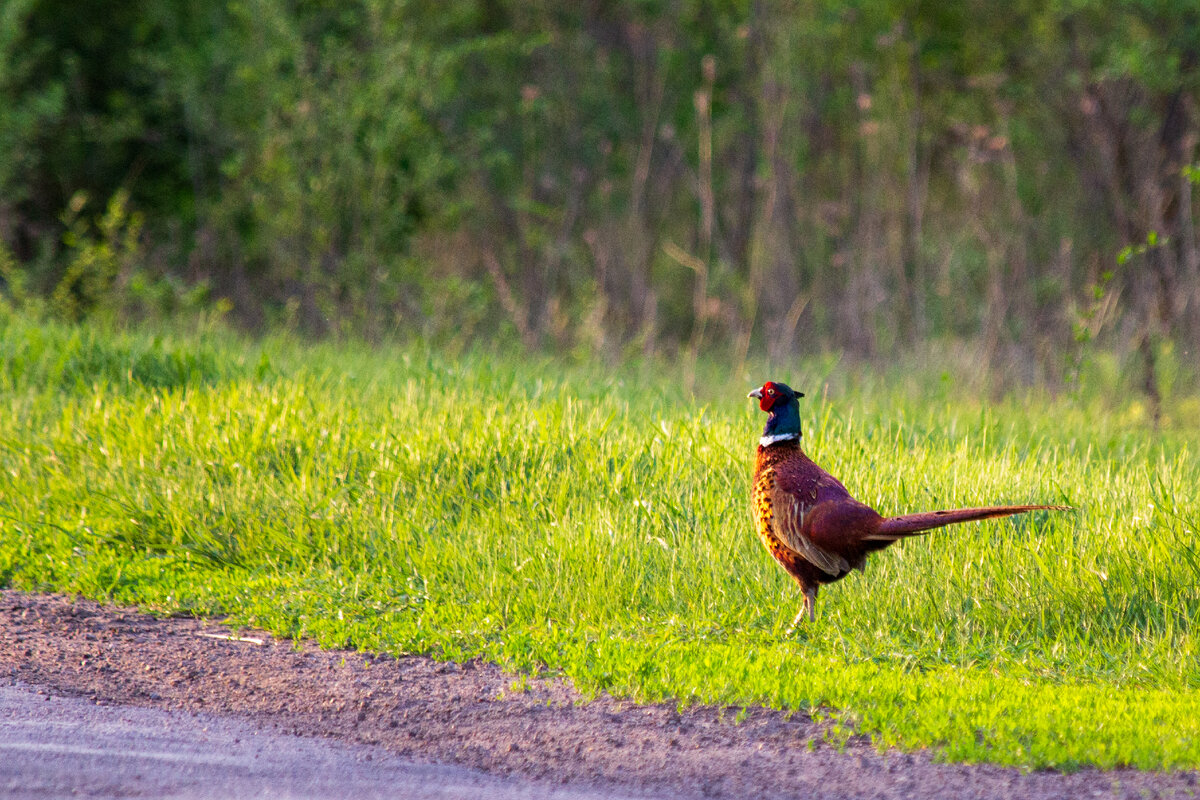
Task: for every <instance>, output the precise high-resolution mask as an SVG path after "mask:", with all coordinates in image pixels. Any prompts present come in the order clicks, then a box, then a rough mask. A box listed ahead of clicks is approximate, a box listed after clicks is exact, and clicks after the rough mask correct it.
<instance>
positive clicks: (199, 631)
mask: <svg viewBox="0 0 1200 800" xmlns="http://www.w3.org/2000/svg"><path fill="white" fill-rule="evenodd" d="M204 634H209V635H204ZM229 634H230V631H229V629H228V628H225V627H223V626H221V625H219V624H218V623H216V622H212V621H205V620H199V619H191V618H174V619H156V618H154V617H151V616H148V615H145V614H140V613H138V612H136V611H134V610H130V609H123V608H113V607H107V606H101V605H98V604H96V603H93V602H90V601H86V600H81V599H74V598H69V597H63V596H58V595H39V594H27V593H23V592H17V591H3V592H0V683H6V684H9V683H16V682H21V683H25V684H31V685H34V686H38V687H41V688H42V689H43V690H44V691H46V692H47V693H59V694H64V695H71V696H78V697H84V698H87V699H90V700H92V701H93V702H96V703H98V704H123V705H132V706H143V707H151V708H161V709H174V710H178V711H181V712H201V711H202V712H206V713H209V714H220V715H228V716H230V717H236V718H241V719H248V720H251V721H253V722H254V723H256V724H258V725H261V726H263V727H265V728H274V729H276V730H279V731H283V732H287V733H294V734H296V735H299V736H317V737H330V738H335V739H339V740H343V741H348V742H360V743H368V744H376V745H381V746H383V747H384V748H386V749H388V750H390V751H392V752H394V753H396V754H399V755H402V756H406V757H409V758H412V759H415V760H417V761H424V762H431V763H443V764H456V765H460V766H464V767H471V768H475V769H482V770H485V771H489V772H493V773H497V774H503V775H510V774H515V775H521V776H524V777H528V778H531V779H533V780H536V781H540V782H545V783H547V784H555V785H562V784H569V785H572V786H575V787H578V788H580V789H583V788H587V789H591V790H601V791H603V790H606V789H611V790H612V791H613V792H614V793H619V794H626V795H628V794H647V795H653V796H676V797H713V798H745V797H748V796H753V797H755V798H756V800H761V799H764V798H774V797H804V798H908V797H920V798H984V797H988V798H991V797H1012V798H1034V799H1037V798H1081V797H1121V798H1147V797H1195V796H1196V794H1197V792H1200V776H1198V775H1197V773H1195V772H1178V773H1154V772H1138V771H1134V770H1118V771H1114V772H1100V771H1097V770H1084V771H1081V772H1077V773H1074V774H1069V775H1064V774H1059V773H1054V772H1035V773H1032V774H1023V773H1021V772H1020V771H1018V770H1014V769H1005V768H1001V767H994V766H972V765H963V764H939V763H935V761H934V759H933V757H932V756H931V754H929V753H925V752H917V753H902V752H894V751H892V752H887V753H882V754H881V753H879V752H877V751H876V750H875V749H874V748H873V747H872V746H871V745H870V743H869V742H867V741H865V740H862V739H852V740H851V741H850V742H849V743H847V744H846V745H845V746H844V747H841V748H839V747H834V746H831V745H829V744H827V743H826V742H825V739H824V730H823V728H822V727H821V725H820V724H818V723H816V722H813V721H812V720H811V719H809V718H808V717H806V716H804V715H802V714H795V715H791V716H788V715H785V714H783V713H780V712H777V711H772V710H769V709H761V708H750V709H747V710H745V714H744V719H742V720H741V721H738V722H735V721H734V716H735V714H736V711H737V710H736V709H723V710H722V709H716V708H704V707H701V708H692V709H688V710H685V711H682V712H680V711H678V710H677V709H676V708H675V707H673V706H671V705H634V704H631V703H629V702H622V701H619V700H614V699H612V698H609V697H601V698H599V699H596V700H592V701H590V702H588V701H584V699H583V698H581V697H580V695H579V694H578V693H577V692H575V691H574V690H573V689H572V688H571V687H570V686H569V685H567V684H565V683H564V682H562V681H546V680H537V679H531V680H528V681H527V682H524V685H525V688H524V690H523V691H522V690H520V689H518V688H516V687H517V685H518V684H519V683H520V682H521V681H519V679H518V678H517V677H516V676H513V675H511V674H507V673H505V672H503V671H502V670H500V669H499V668H497V667H495V666H492V665H489V664H483V663H476V662H470V663H466V664H452V663H441V662H437V661H433V660H431V659H428V658H420V657H405V658H399V659H397V658H391V657H386V656H376V655H371V654H364V653H355V652H345V651H328V650H320V649H318V648H317V647H316V646H315V645H313V644H311V643H306V644H303V645H302V646H297V645H296V644H295V643H293V642H291V641H280V640H275V639H273V638H271V637H270V636H269V635H267V634H265V633H261V632H250V631H241V632H238V633H237V635H238V636H242V637H256V638H259V639H261V640H262V642H263V643H262V644H261V645H260V644H255V643H252V642H244V641H234V640H230V639H222V638H212V637H211V635H217V636H228V635H229Z"/></svg>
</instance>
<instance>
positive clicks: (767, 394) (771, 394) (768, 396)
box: [758, 381, 779, 411]
mask: <svg viewBox="0 0 1200 800" xmlns="http://www.w3.org/2000/svg"><path fill="white" fill-rule="evenodd" d="M778 399H779V390H778V389H776V388H775V384H774V383H772V382H771V381H767V382H766V383H764V384H763V387H762V397H760V398H758V407H759V408H761V409H762V410H763V411H770V410H771V406H773V405H775V401H776V400H778Z"/></svg>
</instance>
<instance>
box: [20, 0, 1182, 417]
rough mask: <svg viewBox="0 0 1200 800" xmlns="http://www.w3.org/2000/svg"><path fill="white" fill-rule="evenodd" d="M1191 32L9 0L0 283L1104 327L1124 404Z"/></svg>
mask: <svg viewBox="0 0 1200 800" xmlns="http://www.w3.org/2000/svg"><path fill="white" fill-rule="evenodd" d="M81 20H85V21H86V24H81V22H80V21H81ZM1198 56H1200V8H1198V7H1197V6H1196V5H1195V3H1194V2H1190V0H1189V1H1186V2H1185V1H1177V0H1043V1H1042V2H1035V1H1034V0H1015V2H1012V3H992V2H986V0H937V1H936V2H932V1H929V0H924V1H922V0H917V1H915V2H913V1H903V0H874V1H867V0H858V1H857V2H853V1H852V2H843V1H842V0H592V1H591V2H583V3H578V2H563V1H562V0H532V1H530V0H525V1H523V2H510V0H475V1H474V2H457V3H450V4H445V3H440V2H429V1H428V0H220V1H218V2H214V1H213V0H160V1H159V2H155V3H115V2H103V1H102V0H72V2H64V0H6V1H5V2H4V4H3V5H2V6H0V294H3V295H4V296H6V297H7V298H8V299H9V302H13V303H21V304H27V305H36V306H37V307H39V308H42V309H44V310H45V311H46V312H47V313H52V314H55V315H59V316H64V317H68V318H81V317H83V316H88V315H95V314H105V315H109V316H114V317H116V318H119V319H132V320H136V319H140V318H144V317H147V316H160V315H173V314H177V313H179V312H181V311H188V310H193V311H199V312H202V313H208V314H217V315H226V316H228V317H229V318H230V319H231V320H233V321H235V322H236V323H237V324H240V325H242V326H245V327H247V328H250V329H259V330H261V329H265V328H268V327H273V326H279V325H287V326H291V327H293V328H294V329H296V330H298V331H301V332H304V333H306V334H308V335H312V336H329V335H336V336H343V335H345V336H356V337H366V338H368V339H378V338H381V337H387V336H392V335H419V336H422V337H426V338H429V339H431V340H443V341H448V342H458V343H464V342H468V341H474V340H478V339H480V338H481V337H489V338H495V337H499V338H501V339H503V338H512V339H519V340H520V341H521V342H523V343H524V345H526V346H528V347H530V348H550V349H555V350H562V351H571V352H582V353H587V354H590V355H600V356H602V357H604V358H608V359H612V360H616V359H620V358H623V357H627V356H630V355H633V354H641V353H651V354H666V355H668V356H681V357H683V358H685V359H686V358H691V359H693V360H694V359H695V358H696V356H697V354H699V353H704V352H710V353H718V354H720V357H722V358H728V359H731V360H732V361H733V362H734V363H736V364H741V363H744V361H745V359H746V358H747V357H748V356H766V357H769V358H771V359H774V360H777V361H780V360H784V359H787V358H789V357H791V356H794V355H795V354H797V353H810V352H814V351H820V352H825V351H835V352H838V353H841V354H844V355H845V356H846V357H851V358H858V359H864V360H878V359H889V358H894V357H895V356H896V355H897V354H898V353H900V352H902V351H905V350H909V349H911V348H912V347H914V346H919V345H921V344H923V343H931V342H945V341H953V342H958V343H966V345H967V348H966V351H965V352H967V353H968V354H969V356H968V358H967V359H966V360H967V361H969V362H970V363H973V364H979V365H983V367H993V368H997V369H994V370H993V371H994V372H996V373H997V374H1000V375H1002V376H1003V381H1004V382H1011V383H1016V384H1044V385H1048V386H1050V387H1063V386H1070V384H1071V381H1072V380H1075V379H1076V378H1077V376H1078V375H1079V373H1080V370H1081V368H1082V366H1083V365H1084V364H1085V363H1086V362H1087V360H1088V359H1089V358H1091V357H1092V355H1093V354H1094V353H1099V352H1103V353H1105V354H1106V356H1108V357H1115V358H1117V359H1118V360H1119V363H1120V364H1122V365H1123V366H1122V370H1123V373H1124V374H1125V375H1127V376H1128V377H1127V383H1128V384H1129V385H1130V387H1131V388H1135V389H1138V390H1140V391H1144V392H1145V393H1146V395H1147V397H1148V398H1149V400H1150V404H1151V406H1152V407H1157V404H1158V403H1159V396H1158V395H1159V392H1160V386H1161V383H1162V377H1161V373H1162V372H1163V369H1164V359H1166V360H1168V361H1170V362H1171V364H1173V365H1175V366H1172V367H1171V368H1172V369H1175V368H1176V367H1177V366H1178V363H1179V362H1182V363H1183V364H1185V365H1188V364H1192V365H1194V363H1195V347H1196V343H1197V342H1200V251H1198V249H1197V236H1196V230H1195V220H1196V213H1195V211H1194V210H1193V208H1192V199H1193V184H1194V179H1195V178H1196V175H1197V174H1200V173H1198V172H1197V171H1196V170H1195V169H1194V168H1193V165H1194V162H1195V161H1196V145H1197V133H1198V130H1200V125H1198V119H1197V107H1196V104H1197V99H1198V97H1200V59H1198Z"/></svg>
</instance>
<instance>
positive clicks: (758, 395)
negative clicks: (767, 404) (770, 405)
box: [746, 387, 762, 400]
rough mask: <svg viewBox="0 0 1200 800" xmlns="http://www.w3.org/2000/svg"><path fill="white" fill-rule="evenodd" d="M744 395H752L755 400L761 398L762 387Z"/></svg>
mask: <svg viewBox="0 0 1200 800" xmlns="http://www.w3.org/2000/svg"><path fill="white" fill-rule="evenodd" d="M746 397H748V398H749V397H753V398H754V399H755V400H762V387H759V388H757V389H755V390H754V391H753V392H751V393H750V394H748V395H746Z"/></svg>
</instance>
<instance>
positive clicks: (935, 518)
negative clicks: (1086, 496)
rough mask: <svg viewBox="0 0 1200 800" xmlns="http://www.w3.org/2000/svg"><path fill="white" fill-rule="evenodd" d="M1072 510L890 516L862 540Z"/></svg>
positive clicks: (1000, 509)
mask: <svg viewBox="0 0 1200 800" xmlns="http://www.w3.org/2000/svg"><path fill="white" fill-rule="evenodd" d="M1070 510H1071V509H1070V507H1069V506H988V507H986V508H954V509H948V510H946V511H925V512H922V513H920V514H904V515H902V516H899V517H888V518H887V519H885V520H883V522H881V523H880V525H879V528H878V529H877V530H876V531H875V532H874V533H872V534H870V535H868V536H865V537H863V538H864V539H866V540H874V541H881V542H894V541H895V540H897V539H900V538H903V537H905V536H916V535H918V534H922V533H928V532H929V531H931V530H934V529H936V528H941V527H944V526H946V525H953V524H955V523H956V522H974V521H976V520H981V519H993V518H995V517H1008V516H1011V515H1013V514H1023V513H1025V512H1026V511H1070Z"/></svg>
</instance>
